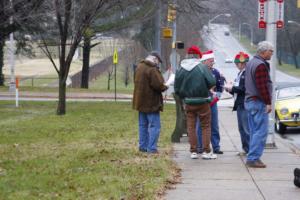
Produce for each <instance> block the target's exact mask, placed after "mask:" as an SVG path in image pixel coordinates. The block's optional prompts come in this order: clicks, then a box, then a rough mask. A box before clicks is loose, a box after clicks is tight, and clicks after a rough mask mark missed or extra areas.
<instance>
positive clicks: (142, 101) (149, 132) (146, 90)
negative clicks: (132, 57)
mask: <svg viewBox="0 0 300 200" xmlns="http://www.w3.org/2000/svg"><path fill="white" fill-rule="evenodd" d="M159 63H162V61H161V58H160V56H159V54H158V53H157V52H152V53H150V55H148V56H147V57H146V59H144V60H142V61H141V62H140V63H139V64H138V67H137V69H136V72H135V78H134V93H133V102H132V103H133V109H135V110H137V111H139V151H141V152H148V153H157V152H158V151H157V142H158V138H159V134H160V126H161V125H160V111H162V110H163V97H162V92H163V91H165V90H167V89H168V87H167V86H166V85H164V79H163V77H162V75H161V73H160V71H159Z"/></svg>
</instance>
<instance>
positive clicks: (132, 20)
mask: <svg viewBox="0 0 300 200" xmlns="http://www.w3.org/2000/svg"><path fill="white" fill-rule="evenodd" d="M155 8H156V5H155V2H153V1H152V0H139V1H137V0H128V1H119V2H118V4H117V6H115V7H114V8H113V9H112V10H106V11H105V12H103V13H100V14H98V15H97V16H96V20H95V22H94V23H93V24H91V25H90V27H89V29H90V30H92V31H91V32H92V34H91V32H89V33H88V34H85V35H84V48H83V55H84V57H83V65H82V79H81V80H82V81H81V88H88V85H89V75H88V74H89V55H90V51H91V48H92V47H94V46H95V45H94V44H92V38H93V36H94V35H95V34H96V33H98V34H105V33H108V34H112V33H113V34H116V33H120V32H121V31H122V30H124V29H127V30H128V29H129V27H132V26H134V25H136V24H139V23H141V22H142V21H145V20H148V19H149V18H151V17H153V15H154V13H155V12H154V11H155ZM108 75H110V73H108ZM108 80H110V79H108Z"/></svg>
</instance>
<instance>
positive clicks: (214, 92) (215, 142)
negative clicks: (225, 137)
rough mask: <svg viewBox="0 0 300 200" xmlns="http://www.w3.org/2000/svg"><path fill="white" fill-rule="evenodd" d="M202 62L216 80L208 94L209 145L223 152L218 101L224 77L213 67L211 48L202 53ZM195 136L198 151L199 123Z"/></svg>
mask: <svg viewBox="0 0 300 200" xmlns="http://www.w3.org/2000/svg"><path fill="white" fill-rule="evenodd" d="M201 61H202V64H204V65H206V66H207V67H208V69H210V71H211V73H212V75H213V77H214V78H215V80H216V87H214V88H213V89H211V90H210V96H211V97H212V99H213V100H212V102H211V103H210V110H211V145H212V148H213V152H214V153H215V154H223V151H221V147H220V140H221V137H220V131H219V116H218V115H219V114H218V103H217V102H218V101H219V99H220V98H221V93H222V92H223V86H224V82H225V78H224V77H223V76H222V75H221V73H220V72H219V70H217V69H216V68H214V64H215V56H214V53H213V51H212V50H209V51H207V52H204V53H203V57H202V58H201ZM196 130H197V136H198V151H199V152H201V151H202V145H201V144H202V130H201V127H199V123H197V125H196Z"/></svg>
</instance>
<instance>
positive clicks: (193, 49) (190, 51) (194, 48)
mask: <svg viewBox="0 0 300 200" xmlns="http://www.w3.org/2000/svg"><path fill="white" fill-rule="evenodd" d="M187 53H188V54H195V55H198V56H199V58H202V53H201V51H200V49H199V47H197V46H195V45H193V46H191V47H190V48H188V49H187Z"/></svg>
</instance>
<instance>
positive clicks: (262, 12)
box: [258, 0, 267, 28]
mask: <svg viewBox="0 0 300 200" xmlns="http://www.w3.org/2000/svg"><path fill="white" fill-rule="evenodd" d="M266 18H267V15H266V0H259V2H258V28H266V26H267V23H266Z"/></svg>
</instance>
